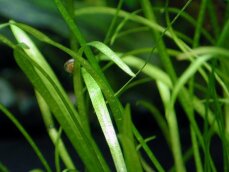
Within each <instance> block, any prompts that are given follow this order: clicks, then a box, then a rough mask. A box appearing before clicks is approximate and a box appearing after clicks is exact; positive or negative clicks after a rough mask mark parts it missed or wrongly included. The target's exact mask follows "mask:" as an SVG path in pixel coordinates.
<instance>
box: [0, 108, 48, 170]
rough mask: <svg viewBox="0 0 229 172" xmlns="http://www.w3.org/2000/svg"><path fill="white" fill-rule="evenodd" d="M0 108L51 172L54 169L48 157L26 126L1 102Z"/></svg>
mask: <svg viewBox="0 0 229 172" xmlns="http://www.w3.org/2000/svg"><path fill="white" fill-rule="evenodd" d="M0 110H1V111H2V112H3V113H4V114H5V115H6V117H7V118H9V119H10V120H11V121H12V122H13V123H14V125H15V126H16V127H17V128H18V130H19V131H20V132H21V133H22V135H23V136H24V137H25V139H26V140H27V141H28V143H29V144H30V146H31V147H32V148H33V150H34V152H35V153H36V154H37V157H38V158H39V159H40V161H41V163H42V164H43V166H44V167H45V169H46V171H47V172H51V171H52V170H51V168H50V166H49V165H48V162H47V161H46V159H45V158H44V156H43V155H42V153H41V152H40V150H39V148H38V147H37V145H36V143H35V142H34V141H33V139H32V138H31V136H30V135H29V134H28V133H27V132H26V130H25V129H24V127H23V126H22V125H21V124H20V122H19V121H18V120H17V119H16V118H15V117H14V115H13V114H12V113H10V111H8V110H7V109H6V108H5V107H4V106H3V105H2V104H0Z"/></svg>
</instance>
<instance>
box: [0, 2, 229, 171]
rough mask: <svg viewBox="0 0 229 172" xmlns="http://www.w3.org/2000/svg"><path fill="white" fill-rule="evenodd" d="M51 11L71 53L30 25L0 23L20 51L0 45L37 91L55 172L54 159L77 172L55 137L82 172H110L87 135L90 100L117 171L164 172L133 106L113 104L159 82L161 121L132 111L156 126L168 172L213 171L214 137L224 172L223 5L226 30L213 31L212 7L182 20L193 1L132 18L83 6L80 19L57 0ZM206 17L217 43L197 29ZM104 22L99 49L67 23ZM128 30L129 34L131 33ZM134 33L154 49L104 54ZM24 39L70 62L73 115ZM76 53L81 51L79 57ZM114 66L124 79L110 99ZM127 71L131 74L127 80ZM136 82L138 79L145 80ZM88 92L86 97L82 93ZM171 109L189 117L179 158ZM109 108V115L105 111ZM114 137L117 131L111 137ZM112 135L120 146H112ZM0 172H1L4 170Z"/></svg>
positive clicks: (228, 135)
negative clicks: (93, 18) (101, 18)
mask: <svg viewBox="0 0 229 172" xmlns="http://www.w3.org/2000/svg"><path fill="white" fill-rule="evenodd" d="M54 2H55V4H56V7H57V8H58V10H59V12H60V13H61V15H62V17H63V19H64V20H65V22H66V24H67V26H68V28H69V30H70V35H71V36H70V41H71V42H72V45H71V48H68V47H66V46H64V45H62V44H60V43H58V42H56V41H54V40H53V39H51V38H50V37H49V36H47V35H46V34H44V33H42V32H40V31H38V30H37V29H35V28H33V27H31V26H29V25H26V24H22V23H19V22H15V21H10V22H8V23H4V24H1V25H0V29H3V28H6V27H9V28H10V30H11V31H12V33H13V35H14V37H15V38H16V40H17V42H18V43H14V42H13V41H11V40H10V39H8V38H7V37H5V36H3V35H0V41H1V42H2V43H4V44H6V45H7V46H9V47H10V48H12V50H13V52H14V58H15V60H16V62H17V64H18V65H19V67H20V68H21V69H22V71H23V72H24V73H25V74H26V76H27V77H28V78H29V80H30V81H31V83H32V85H33V87H34V90H35V93H36V97H37V100H38V104H39V107H40V109H41V114H42V117H43V119H44V122H45V125H46V127H47V130H48V134H49V136H50V138H51V139H52V141H53V143H54V145H55V162H56V171H61V167H60V160H59V157H61V159H62V161H63V163H64V164H65V166H66V169H65V170H66V171H67V170H75V171H77V167H75V164H74V163H73V162H72V160H71V158H70V155H69V153H68V151H67V149H66V148H65V145H64V143H63V140H62V139H61V132H62V130H63V131H64V133H65V134H66V135H67V137H68V139H69V140H70V142H71V143H72V145H73V147H74V148H75V150H76V152H77V154H78V155H79V157H80V158H81V160H82V162H83V164H84V165H85V168H86V169H87V170H88V171H98V172H100V171H110V167H109V166H108V165H107V162H106V160H105V159H104V157H103V155H102V153H101V151H100V150H99V148H98V146H97V144H96V141H95V139H94V138H93V137H92V135H91V132H90V122H89V119H88V111H87V109H86V107H87V104H86V101H85V95H87V92H88V95H89V97H90V100H91V104H92V106H93V109H94V111H95V113H96V116H97V118H98V121H99V123H100V126H101V129H102V131H103V134H104V136H105V140H106V143H107V145H108V147H109V149H110V152H111V156H112V158H113V162H114V165H115V168H116V170H117V171H139V172H140V171H143V170H145V171H153V169H156V170H157V171H165V169H164V167H163V165H161V163H160V160H159V159H158V158H157V157H155V155H154V153H153V151H152V150H151V149H150V148H149V147H148V145H147V142H148V141H150V140H152V139H153V138H154V137H151V138H146V139H144V138H143V137H142V136H141V134H140V133H139V131H138V129H137V128H136V127H135V125H134V124H133V122H132V120H131V111H130V105H129V104H127V105H126V106H125V107H123V105H122V103H121V101H120V99H119V95H121V94H125V91H127V88H131V87H133V86H135V85H139V84H144V83H145V82H150V81H155V83H156V86H157V89H158V92H159V94H160V99H161V102H162V104H163V107H164V113H165V115H162V114H161V112H160V111H159V110H158V109H157V108H156V107H155V105H154V104H152V103H150V102H146V101H140V103H139V104H141V105H142V106H143V107H145V108H146V109H148V110H149V111H150V112H151V113H152V115H153V117H154V118H152V120H155V121H156V122H157V123H158V126H159V128H160V129H161V131H162V133H163V135H164V137H165V140H166V141H167V143H168V145H169V148H170V150H171V155H172V156H173V159H174V168H171V170H176V171H178V172H184V171H186V167H185V162H187V161H188V160H190V158H191V157H194V160H195V165H196V171H198V172H201V171H205V170H209V169H211V170H212V171H217V167H216V166H215V163H214V160H213V159H212V156H211V153H210V144H211V138H212V136H213V135H217V136H218V137H219V138H220V140H221V144H222V150H223V151H222V152H223V153H222V157H223V160H224V162H223V164H224V170H225V171H227V170H228V169H229V149H228V147H229V146H228V143H229V108H228V97H229V89H228V75H227V73H228V62H227V58H228V56H229V51H228V50H227V48H228V47H225V46H226V45H227V41H228V39H227V37H228V36H229V20H228V15H227V14H228V13H229V5H228V6H227V8H226V9H225V11H226V12H225V14H226V15H225V19H224V22H223V24H221V25H220V24H218V21H217V17H216V8H215V7H214V6H213V2H212V1H211V0H209V1H207V0H203V1H202V2H201V4H200V9H199V14H198V17H197V20H196V21H195V20H194V19H193V18H192V17H191V16H190V15H189V14H187V13H186V12H185V10H186V9H187V7H188V6H189V5H190V4H192V1H191V0H189V1H187V2H186V4H184V6H183V7H182V8H181V9H176V8H171V7H169V5H168V4H169V3H166V4H165V5H164V7H163V8H155V9H154V8H152V4H151V3H150V1H149V0H142V1H141V2H140V5H141V10H137V11H134V12H132V13H130V12H127V11H124V10H122V5H123V1H122V0H121V1H120V2H119V4H118V7H117V8H110V7H105V6H90V7H87V6H86V7H82V8H79V9H77V10H75V9H74V8H72V7H74V5H73V2H72V1H71V0H69V1H67V0H66V1H65V3H63V2H62V1H61V0H54ZM158 10H161V11H163V12H164V14H165V20H164V21H165V22H166V27H163V26H161V25H160V24H158V22H157V19H156V17H155V11H158ZM171 13H172V14H174V16H175V17H174V18H173V19H172V20H171V18H170V14H171ZM207 13H208V15H209V16H210V19H211V20H210V24H212V28H213V31H214V32H213V34H214V36H212V33H211V32H210V31H207V30H206V29H205V28H204V27H203V26H204V18H205V16H206V14H207ZM101 14H102V15H107V16H109V15H112V16H113V18H112V21H111V24H110V27H109V29H108V31H107V32H106V36H105V39H104V41H103V42H102V41H93V42H88V41H86V40H85V38H84V36H83V34H82V33H81V31H80V29H79V27H78V25H77V24H76V22H75V20H74V19H75V17H76V18H77V17H79V16H83V15H101ZM158 14H160V13H158ZM180 18H182V21H184V22H187V23H190V24H191V25H193V28H194V29H193V30H194V38H193V39H192V38H190V37H191V36H190V37H188V36H186V35H185V34H183V33H181V32H179V31H177V30H175V29H174V24H175V23H176V22H177V21H179V20H181V19H180ZM130 22H131V23H132V24H133V23H134V24H135V25H134V26H135V27H134V28H133V27H131V24H130ZM128 25H130V26H129V27H128ZM139 32H149V33H150V34H151V35H152V37H151V38H150V40H152V39H153V40H154V46H151V47H143V48H139V49H135V50H132V51H127V52H123V51H122V50H119V52H115V51H113V50H112V49H111V48H110V47H112V46H113V45H115V43H116V41H118V40H119V39H125V37H126V36H128V35H130V34H134V35H138V33H139ZM27 34H30V35H32V36H33V37H35V38H36V39H38V40H39V41H41V42H43V43H45V44H48V45H51V46H54V47H56V48H57V49H59V50H61V51H63V52H65V53H66V54H68V55H69V56H71V57H72V58H73V59H74V70H73V85H74V91H75V96H76V98H77V100H78V101H77V105H76V108H75V107H74V105H73V104H72V102H71V101H70V99H69V97H68V96H67V94H66V91H65V90H64V89H63V87H62V85H61V84H60V82H59V80H58V78H57V77H56V75H55V73H54V72H53V70H52V68H51V67H50V66H49V64H48V63H47V62H46V60H45V58H44V57H43V55H42V53H41V52H40V50H39V49H38V48H37V47H36V45H35V44H34V42H33V41H32V40H31V39H30V38H29V36H28V35H27ZM202 37H203V40H205V41H206V42H208V43H209V46H201V42H200V38H202ZM164 38H169V39H171V40H172V41H173V43H174V44H175V47H176V48H173V49H169V48H168V47H166V45H165V42H164ZM77 45H78V46H79V47H80V48H77V47H78V46H77ZM92 48H93V49H96V52H99V53H97V55H96V56H95V53H93V52H92ZM140 54H148V56H147V57H146V58H141V57H140ZM153 54H156V55H157V56H158V58H159V59H160V63H161V64H162V67H161V68H160V67H158V66H157V65H156V64H154V63H151V62H150V60H151V58H152V55H153ZM83 56H85V57H86V58H83ZM173 57H175V58H173ZM172 58H173V59H172ZM181 60H182V61H184V60H185V61H187V62H188V66H187V67H186V68H185V69H184V71H181V72H180V73H178V71H177V70H176V66H175V65H174V64H177V63H181ZM101 61H103V62H105V63H106V65H105V66H104V67H101V65H99V62H101ZM107 61H108V62H107ZM172 61H174V64H173V63H172ZM103 64H104V63H103ZM111 65H116V66H117V67H118V68H120V69H121V70H122V71H123V72H124V73H123V75H126V74H127V75H129V76H130V79H129V80H128V81H127V82H126V84H125V85H123V86H122V87H121V88H120V89H119V90H118V91H117V92H116V93H115V92H114V91H113V89H112V86H111V85H110V84H109V82H108V80H107V78H106V76H105V73H106V70H105V69H107V68H109V67H110V66H111ZM133 70H134V71H136V72H135V73H134V72H133ZM139 74H143V79H142V76H141V77H140V76H139ZM178 75H179V76H178ZM199 78H201V79H202V80H203V82H204V85H205V86H206V87H207V91H206V89H205V88H204V87H205V86H203V85H200V84H198V82H197V81H196V80H197V79H199ZM216 86H217V87H219V88H220V90H221V92H222V93H221V94H219V93H218V92H217V90H216ZM85 88H86V89H87V92H85ZM202 90H204V91H202ZM199 92H201V95H202V97H200V96H198V95H199V94H197V93H199ZM176 102H178V103H179V104H180V105H181V107H182V109H183V111H184V114H183V115H186V116H187V118H188V120H189V128H190V136H191V141H192V146H191V147H190V149H189V150H188V151H187V152H186V153H185V154H183V153H182V144H181V142H180V131H179V126H178V125H179V123H178V120H177V112H176V109H175V103H176ZM107 106H109V108H110V112H109V110H108V107H107ZM0 109H1V111H3V112H4V113H5V115H6V116H7V117H9V118H10V120H11V121H12V122H13V123H14V124H15V125H16V126H17V128H18V129H19V130H20V131H21V132H22V134H23V135H24V136H25V138H26V139H27V140H28V142H29V143H30V145H31V146H32V147H33V149H34V151H35V152H36V154H37V156H38V157H39V158H40V160H41V162H42V164H43V165H44V167H45V169H46V171H52V170H51V168H50V167H49V164H48V163H47V161H46V160H45V158H44V157H43V155H42V153H41V152H40V150H39V148H38V147H37V146H36V144H35V143H34V141H33V140H32V139H31V137H30V136H29V135H28V134H27V132H26V131H25V130H24V128H23V127H22V126H21V124H20V123H19V122H18V121H17V120H16V119H15V117H14V116H13V115H12V114H11V113H10V112H9V111H8V110H7V109H6V108H5V107H4V106H2V105H0ZM111 115H112V116H113V118H114V123H112V120H111V117H110V116H111ZM53 116H54V117H55V119H57V121H58V123H59V125H60V129H59V131H58V129H56V127H55V124H54V122H53V119H52V118H53ZM196 116H200V117H201V118H202V119H203V121H204V122H203V124H204V129H203V130H201V129H200V128H201V126H200V125H199V124H198V123H197V121H196V119H195V117H196ZM114 126H116V127H114ZM115 128H117V129H116V130H115ZM152 134H153V133H152ZM118 135H119V137H117V136H118ZM136 143H137V144H139V145H137V144H136ZM121 148H122V149H121ZM140 148H142V149H143V150H144V152H145V153H146V155H147V157H148V158H149V160H150V163H152V165H150V164H148V163H147V162H146V161H145V160H144V158H143V157H142V156H141V152H140V151H139V149H140ZM150 166H152V167H150ZM0 168H2V169H4V167H3V166H2V167H1V166H0ZM4 170H5V169H4Z"/></svg>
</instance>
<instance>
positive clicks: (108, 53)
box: [87, 41, 135, 77]
mask: <svg viewBox="0 0 229 172" xmlns="http://www.w3.org/2000/svg"><path fill="white" fill-rule="evenodd" d="M87 45H90V46H93V47H95V48H96V49H98V50H99V51H100V52H102V53H103V54H105V55H106V56H107V57H108V58H110V59H111V60H112V61H113V62H114V63H115V64H116V65H117V66H119V67H120V69H122V70H123V71H124V72H126V73H127V74H128V75H130V76H132V77H133V76H135V74H134V73H133V72H132V71H131V69H130V68H129V67H128V66H127V65H126V64H125V63H124V62H123V61H122V60H121V59H120V58H119V56H118V55H116V54H115V52H114V51H112V50H111V49H110V48H109V47H108V46H107V45H105V44H104V43H102V42H99V41H94V42H89V43H88V44H87Z"/></svg>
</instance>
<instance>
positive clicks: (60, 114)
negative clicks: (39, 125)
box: [12, 26, 109, 171]
mask: <svg viewBox="0 0 229 172" xmlns="http://www.w3.org/2000/svg"><path fill="white" fill-rule="evenodd" d="M12 29H13V30H14V34H15V35H17V39H18V41H19V42H23V41H25V42H24V43H26V45H27V46H29V47H30V49H29V50H28V49H26V50H25V52H26V53H27V54H26V53H24V51H23V50H21V48H15V49H14V56H15V59H16V61H17V63H18V64H19V66H20V67H21V69H22V70H23V71H24V73H25V74H26V75H27V77H28V78H29V80H30V81H31V82H32V84H33V86H34V87H35V88H36V90H37V91H38V92H39V93H40V94H41V96H42V97H43V98H44V99H45V101H46V103H47V104H48V106H49V107H50V109H51V111H52V112H53V114H54V116H55V117H56V119H57V120H58V122H59V123H60V124H61V126H62V128H63V130H64V131H65V133H66V134H67V136H68V138H69V139H70V141H71V142H72V144H73V146H74V148H75V149H76V150H77V153H78V154H79V156H80V157H81V159H82V161H83V162H84V164H85V165H86V166H87V168H88V169H89V170H90V171H109V170H108V167H107V165H106V163H105V161H104V160H103V158H102V156H101V154H100V152H99V151H98V148H97V147H96V145H95V143H94V142H93V141H92V140H91V139H90V138H89V136H88V135H86V133H85V132H84V130H83V128H82V127H81V124H80V123H81V122H80V118H79V117H77V116H78V113H77V112H76V110H75V109H74V108H73V105H72V104H71V102H70V100H69V98H68V97H67V95H66V93H65V92H64V90H63V88H62V87H61V85H60V84H59V82H58V80H57V79H56V77H55V75H54V73H53V72H51V69H50V68H49V67H48V64H47V63H46V62H45V60H44V59H43V57H42V55H41V53H39V52H37V49H36V47H35V45H34V44H33V43H32V41H31V40H30V39H29V38H28V36H27V35H26V34H25V33H24V32H23V31H22V30H21V29H19V28H18V27H16V26H14V27H13V28H12ZM88 164H90V165H88Z"/></svg>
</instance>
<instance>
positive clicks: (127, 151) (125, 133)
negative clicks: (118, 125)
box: [120, 105, 142, 172]
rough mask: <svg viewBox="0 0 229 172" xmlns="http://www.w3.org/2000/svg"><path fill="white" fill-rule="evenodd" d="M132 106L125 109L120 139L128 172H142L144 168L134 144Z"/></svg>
mask: <svg viewBox="0 0 229 172" xmlns="http://www.w3.org/2000/svg"><path fill="white" fill-rule="evenodd" d="M130 113H131V112H130V106H129V105H127V106H126V108H125V114H124V117H123V120H122V122H123V123H122V130H121V134H120V139H121V143H122V147H123V151H124V156H125V161H126V166H127V170H128V172H135V171H138V172H141V171H142V166H141V162H140V159H139V156H138V152H137V150H136V146H135V144H134V142H135V141H134V135H133V132H132V121H131V114H130Z"/></svg>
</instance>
